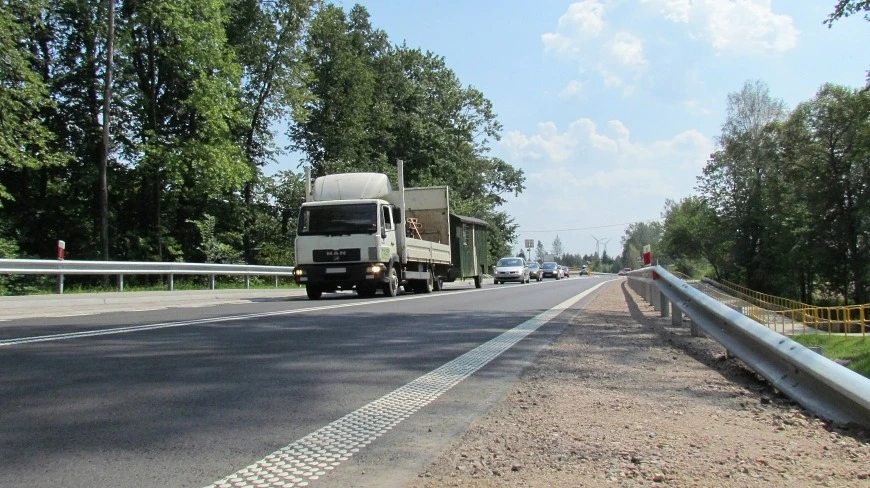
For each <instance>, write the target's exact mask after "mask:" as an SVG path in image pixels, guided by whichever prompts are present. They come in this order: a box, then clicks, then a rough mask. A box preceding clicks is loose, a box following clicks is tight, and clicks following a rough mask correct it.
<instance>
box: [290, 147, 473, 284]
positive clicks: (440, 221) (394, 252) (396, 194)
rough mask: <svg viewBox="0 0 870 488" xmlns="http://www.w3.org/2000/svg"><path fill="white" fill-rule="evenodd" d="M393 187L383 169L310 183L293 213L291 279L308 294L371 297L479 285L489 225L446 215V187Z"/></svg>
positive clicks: (448, 198)
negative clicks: (453, 285) (349, 293)
mask: <svg viewBox="0 0 870 488" xmlns="http://www.w3.org/2000/svg"><path fill="white" fill-rule="evenodd" d="M398 179H399V181H398V183H399V185H398V190H393V188H392V186H391V185H390V181H389V178H388V177H387V175H385V174H381V173H342V174H335V175H326V176H321V177H318V178H317V179H316V180H314V184H313V185H312V184H311V177H310V171H309V170H308V169H307V168H306V172H305V180H306V185H305V186H306V199H305V200H306V201H305V203H303V204H302V208H301V209H300V211H299V224H298V229H297V236H296V242H295V243H296V266H295V270H294V279H295V281H296V283H297V284H299V285H305V291H306V293H307V295H308V298H310V299H311V300H318V299H320V298H321V295H322V294H323V293H324V292H336V291H340V290H345V291H346V290H355V291H356V293H357V294H358V295H359V296H363V297H369V296H373V295H374V294H375V293H376V292H377V291H378V290H382V291H383V293H384V294H385V295H387V296H396V295H398V294H399V291H400V287H402V288H403V289H404V290H410V291H414V292H416V293H430V292H432V291H433V290H440V289H441V288H442V286H443V283H444V282H445V281H447V282H451V281H455V280H457V279H466V278H472V279H473V280H474V285H475V286H476V287H477V288H480V287H481V286H482V285H481V284H482V280H483V274H484V272H485V270H486V268H487V266H486V260H487V254H488V253H487V242H486V237H487V231H486V228H487V224H486V222H484V221H482V220H479V219H475V218H472V217H463V216H460V215H454V214H451V213H450V192H449V189H448V187H446V186H437V187H426V188H405V187H404V183H403V166H402V162H401V161H399V165H398Z"/></svg>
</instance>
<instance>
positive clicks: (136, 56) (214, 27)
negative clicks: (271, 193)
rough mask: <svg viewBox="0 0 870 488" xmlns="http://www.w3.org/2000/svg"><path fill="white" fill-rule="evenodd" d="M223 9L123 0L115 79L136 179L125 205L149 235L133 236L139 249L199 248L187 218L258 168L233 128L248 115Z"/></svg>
mask: <svg viewBox="0 0 870 488" xmlns="http://www.w3.org/2000/svg"><path fill="white" fill-rule="evenodd" d="M226 14H227V11H226V9H225V8H224V3H223V2H221V1H219V0H128V1H125V2H124V3H123V4H122V8H121V16H120V18H119V22H118V31H119V34H118V36H119V45H120V50H121V53H119V56H118V68H119V78H118V81H119V85H120V86H119V91H120V92H122V93H123V94H124V96H125V108H126V109H127V110H128V111H129V117H128V120H127V121H126V123H125V124H124V126H123V129H124V131H125V133H124V134H123V137H122V141H123V149H124V154H125V157H126V159H127V160H129V162H130V163H131V164H132V165H133V166H134V167H135V177H136V180H137V181H136V184H137V187H138V188H137V190H138V198H136V199H135V200H133V201H128V202H127V205H128V206H129V207H130V208H128V209H125V212H126V213H127V214H128V215H134V216H135V222H136V223H137V225H135V227H133V228H131V229H130V232H131V234H132V235H131V236H130V237H131V240H136V239H139V238H140V236H145V241H144V242H142V243H141V244H140V245H139V246H131V248H132V249H133V252H134V253H138V254H140V255H138V256H135V257H137V258H139V259H158V260H165V259H167V258H173V259H174V258H178V257H181V256H183V255H184V254H185V249H186V250H188V251H187V252H188V253H189V252H192V251H193V250H194V249H195V247H196V245H197V243H198V241H199V237H198V236H197V234H196V232H195V230H194V229H192V228H191V226H189V225H186V224H185V223H186V222H187V221H188V220H193V219H196V218H197V217H198V216H199V215H198V209H201V208H202V207H204V206H205V205H206V204H207V202H208V201H209V200H211V199H214V198H217V197H220V196H221V195H222V194H223V193H225V192H228V191H232V190H235V189H238V188H241V187H242V185H243V184H244V182H246V181H250V180H251V178H252V170H251V167H250V165H249V163H248V161H246V159H245V157H244V153H243V151H242V150H241V148H240V145H239V144H238V141H237V140H236V139H235V138H234V132H233V129H235V128H237V127H240V126H242V125H243V124H244V119H243V117H242V112H241V110H240V107H239V100H240V79H241V74H242V71H241V67H240V66H239V64H238V63H237V62H235V61H234V57H233V53H232V51H231V50H230V49H229V48H228V46H227V43H226V31H225V27H224V26H225V24H226V22H227V20H228V19H227V18H226ZM122 53H123V54H122ZM142 244H144V248H143V246H142ZM142 254H144V255H142Z"/></svg>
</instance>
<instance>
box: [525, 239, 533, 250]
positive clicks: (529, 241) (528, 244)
mask: <svg viewBox="0 0 870 488" xmlns="http://www.w3.org/2000/svg"><path fill="white" fill-rule="evenodd" d="M533 247H535V240H534V239H526V249H531V248H533Z"/></svg>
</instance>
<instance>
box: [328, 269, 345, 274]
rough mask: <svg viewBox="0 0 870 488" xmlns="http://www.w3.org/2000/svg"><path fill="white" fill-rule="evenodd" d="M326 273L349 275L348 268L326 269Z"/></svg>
mask: <svg viewBox="0 0 870 488" xmlns="http://www.w3.org/2000/svg"><path fill="white" fill-rule="evenodd" d="M326 272H327V273H334V274H340V273H347V268H326Z"/></svg>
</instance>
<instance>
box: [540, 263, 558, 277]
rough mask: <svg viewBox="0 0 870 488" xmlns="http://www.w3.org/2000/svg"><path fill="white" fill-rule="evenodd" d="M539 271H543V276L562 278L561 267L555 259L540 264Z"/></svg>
mask: <svg viewBox="0 0 870 488" xmlns="http://www.w3.org/2000/svg"><path fill="white" fill-rule="evenodd" d="M541 271H543V272H544V274H543V277H544V278H556V279H557V280H561V279H562V268H561V266H559V263H556V262H555V261H547V262H545V263H544V264H542V265H541Z"/></svg>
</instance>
